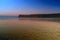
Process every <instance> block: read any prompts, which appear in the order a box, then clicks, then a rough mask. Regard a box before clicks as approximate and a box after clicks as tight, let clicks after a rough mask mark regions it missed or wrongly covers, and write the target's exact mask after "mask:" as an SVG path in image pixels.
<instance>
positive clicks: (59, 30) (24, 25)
mask: <svg viewBox="0 0 60 40" xmlns="http://www.w3.org/2000/svg"><path fill="white" fill-rule="evenodd" d="M0 40H60V22H54V21H47V20H39V21H38V20H28V19H26V20H24V19H23V20H21V19H20V20H19V19H4V20H3V19H1V20H0Z"/></svg>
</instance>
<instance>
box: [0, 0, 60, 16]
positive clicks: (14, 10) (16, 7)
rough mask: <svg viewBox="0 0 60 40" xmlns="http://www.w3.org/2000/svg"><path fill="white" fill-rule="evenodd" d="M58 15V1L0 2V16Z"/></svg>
mask: <svg viewBox="0 0 60 40" xmlns="http://www.w3.org/2000/svg"><path fill="white" fill-rule="evenodd" d="M36 13H40V14H48V13H60V0H0V15H8V16H9V15H14V16H15V15H16V16H17V15H19V14H36Z"/></svg>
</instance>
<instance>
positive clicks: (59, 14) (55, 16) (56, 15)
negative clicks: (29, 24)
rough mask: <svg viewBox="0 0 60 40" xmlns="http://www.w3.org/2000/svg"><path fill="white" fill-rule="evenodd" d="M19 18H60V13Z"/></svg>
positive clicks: (20, 16)
mask: <svg viewBox="0 0 60 40" xmlns="http://www.w3.org/2000/svg"><path fill="white" fill-rule="evenodd" d="M18 17H19V18H60V13H55V14H30V15H19V16H18Z"/></svg>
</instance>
